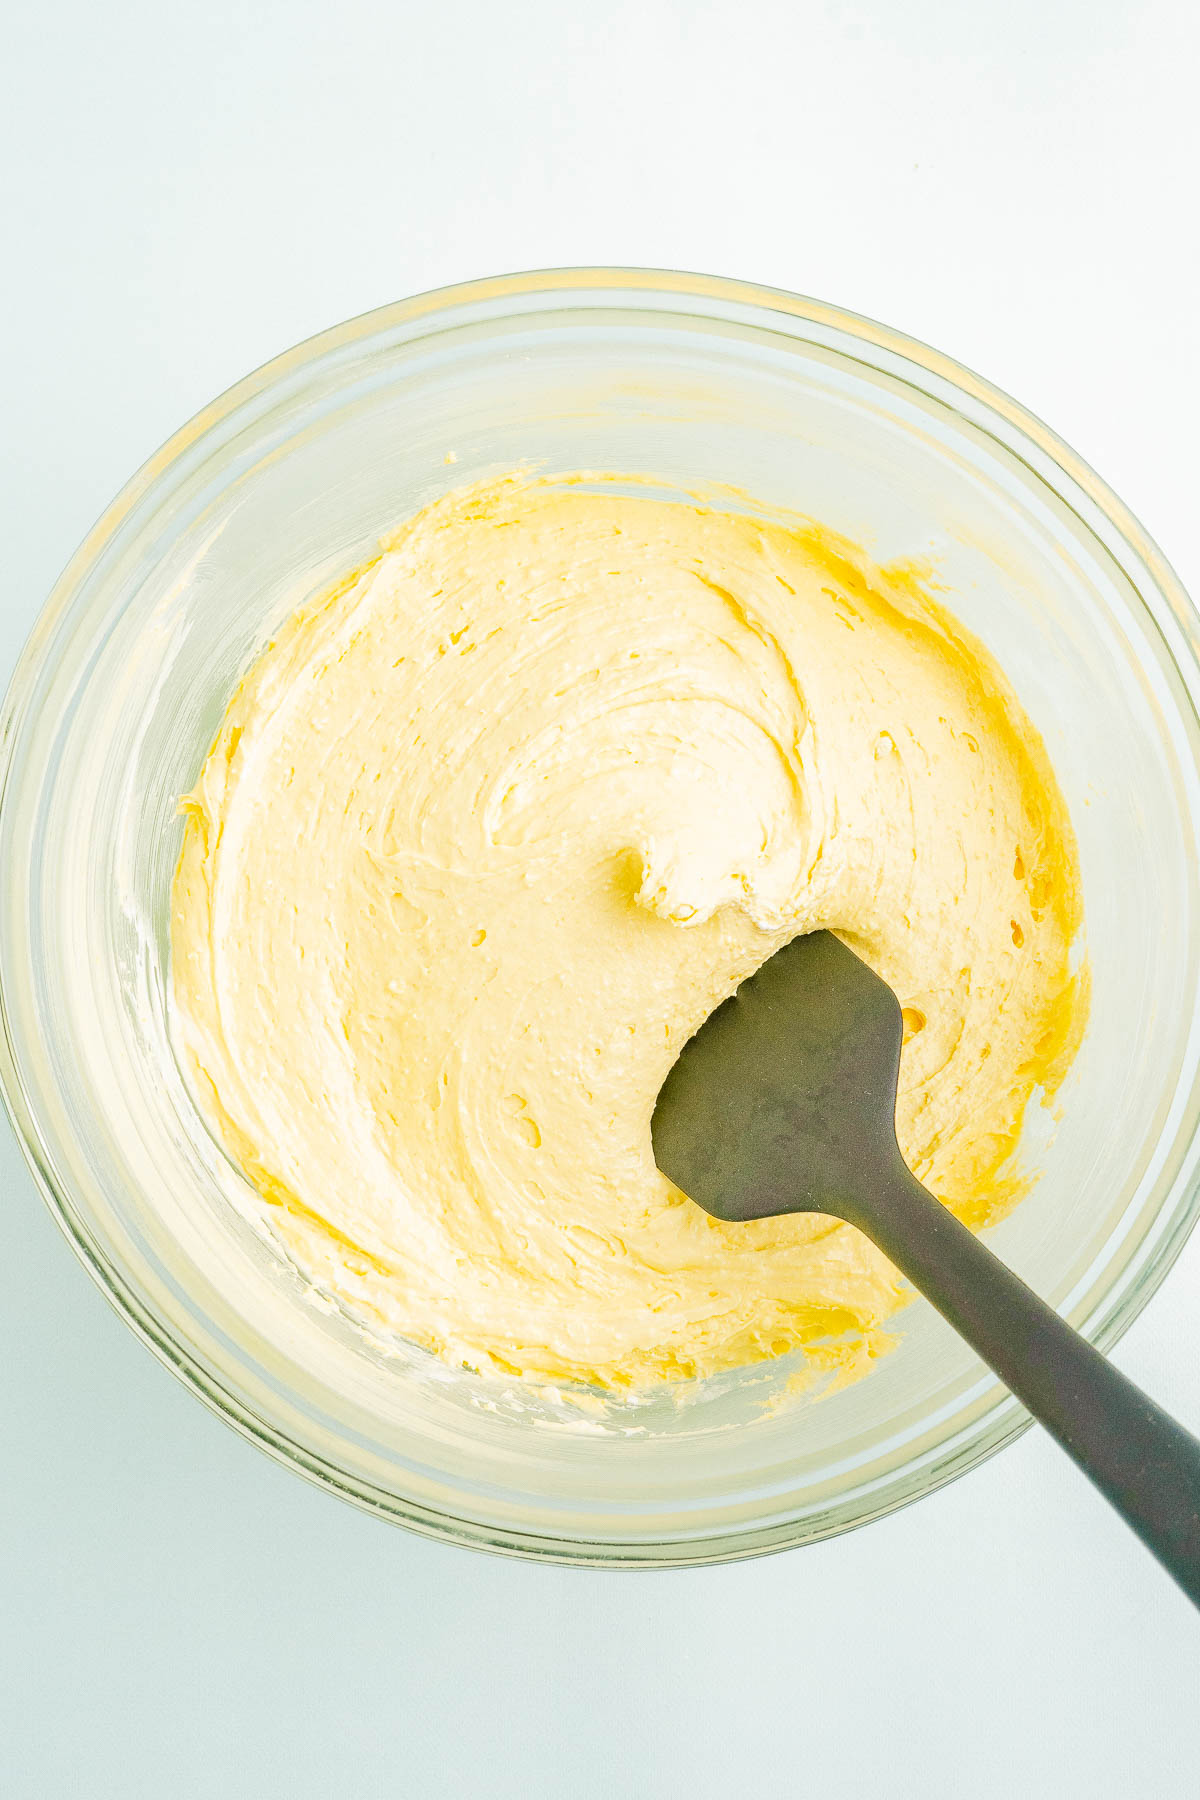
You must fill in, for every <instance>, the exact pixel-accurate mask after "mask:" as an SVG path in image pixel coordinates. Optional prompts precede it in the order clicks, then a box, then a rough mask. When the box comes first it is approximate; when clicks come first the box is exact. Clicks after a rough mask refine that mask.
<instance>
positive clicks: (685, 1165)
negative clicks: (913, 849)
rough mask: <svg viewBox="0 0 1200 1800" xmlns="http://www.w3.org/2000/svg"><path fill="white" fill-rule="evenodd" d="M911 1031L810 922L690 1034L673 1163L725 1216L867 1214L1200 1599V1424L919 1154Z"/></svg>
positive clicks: (670, 1139)
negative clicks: (944, 1185) (1086, 1324)
mask: <svg viewBox="0 0 1200 1800" xmlns="http://www.w3.org/2000/svg"><path fill="white" fill-rule="evenodd" d="M902 1035H903V1027H902V1022H901V1017H900V1003H899V1001H898V1000H897V999H896V996H895V994H893V992H892V990H891V988H889V987H888V986H887V985H886V983H885V982H883V981H881V980H880V979H879V977H878V976H877V975H875V974H873V973H872V971H871V970H870V969H868V968H867V966H866V964H865V963H864V962H862V961H861V960H860V959H859V958H858V957H857V956H855V955H854V953H853V951H851V950H848V949H847V948H846V946H845V945H844V944H843V943H842V942H841V941H840V940H839V939H838V938H836V937H834V936H833V935H832V934H831V933H829V932H827V931H819V932H814V933H813V934H812V935H811V936H809V937H803V938H797V939H796V940H795V941H794V942H793V943H791V944H788V945H787V946H786V947H785V948H784V949H783V950H780V951H779V952H778V953H777V954H776V955H775V956H773V957H772V958H771V959H770V961H769V962H767V963H765V964H764V965H763V967H762V968H761V969H760V970H759V971H758V973H757V974H756V975H754V976H752V977H751V979H750V980H749V981H746V982H744V983H743V985H742V986H741V987H740V988H739V989H738V992H737V993H736V994H735V995H734V997H733V998H732V999H731V1000H727V1001H726V1002H725V1004H724V1005H723V1006H719V1007H718V1008H717V1010H716V1012H714V1013H713V1014H712V1016H711V1017H710V1018H709V1019H708V1021H707V1022H706V1023H705V1024H704V1025H703V1026H702V1027H701V1028H700V1030H699V1031H698V1032H697V1033H696V1035H695V1037H694V1038H692V1040H691V1042H690V1043H688V1044H687V1045H685V1046H684V1049H683V1052H682V1054H681V1055H680V1057H679V1060H678V1062H677V1063H676V1064H675V1067H674V1068H673V1069H672V1070H671V1073H670V1074H669V1075H668V1077H667V1079H666V1081H665V1083H664V1084H663V1088H662V1092H661V1093H660V1094H659V1096H658V1101H657V1104H656V1106H655V1110H654V1120H653V1127H652V1130H653V1137H654V1155H655V1159H656V1160H657V1162H658V1166H659V1168H660V1169H661V1170H662V1171H663V1173H664V1174H665V1175H667V1176H669V1178H670V1179H671V1180H672V1181H673V1182H674V1183H675V1185H676V1186H677V1187H679V1188H681V1189H682V1191H683V1192H684V1193H685V1194H687V1195H688V1196H689V1197H690V1198H691V1199H692V1200H694V1201H696V1203H697V1204H698V1205H700V1206H702V1207H703V1208H704V1209H705V1211H706V1212H710V1213H712V1214H713V1216H714V1217H715V1218H718V1219H727V1220H745V1219H762V1218H766V1217H768V1216H770V1215H773V1214H776V1213H792V1212H819V1213H828V1214H832V1215H833V1217H835V1218H838V1219H846V1220H848V1221H849V1222H850V1224H852V1225H856V1226H858V1228H859V1230H861V1231H863V1232H865V1233H866V1235H867V1236H868V1237H869V1238H871V1239H873V1240H874V1242H875V1243H876V1244H878V1246H879V1248H880V1249H881V1250H882V1251H884V1253H885V1254H886V1255H887V1256H888V1257H890V1259H891V1260H892V1262H893V1263H895V1265H896V1267H897V1268H898V1269H899V1270H900V1271H901V1273H902V1274H904V1275H906V1276H907V1277H908V1279H909V1280H910V1281H911V1282H912V1283H913V1284H914V1286H915V1287H917V1288H919V1289H920V1291H921V1292H922V1293H923V1294H924V1295H925V1296H926V1298H927V1299H929V1300H931V1301H932V1302H933V1304H934V1305H935V1306H936V1307H937V1309H938V1311H939V1312H940V1313H942V1314H943V1315H944V1317H945V1318H947V1319H948V1320H949V1321H950V1323H951V1324H952V1325H953V1326H954V1327H955V1329H956V1330H957V1331H959V1332H961V1333H962V1335H963V1337H964V1338H966V1340H967V1342H968V1343H969V1344H970V1345H971V1346H972V1348H973V1349H975V1350H977V1351H978V1353H979V1355H980V1356H982V1357H983V1359H984V1360H985V1362H987V1363H989V1364H990V1365H991V1367H992V1368H993V1369H994V1370H995V1371H996V1373H997V1375H999V1376H1000V1377H1001V1379H1002V1380H1003V1381H1005V1382H1006V1383H1007V1385H1008V1386H1009V1387H1010V1388H1011V1389H1012V1391H1013V1393H1014V1394H1015V1395H1016V1396H1017V1398H1018V1400H1020V1401H1021V1402H1022V1404H1023V1405H1024V1406H1027V1407H1028V1408H1029V1411H1030V1412H1031V1413H1032V1414H1033V1416H1034V1418H1036V1419H1039V1420H1040V1421H1041V1423H1042V1424H1043V1425H1044V1426H1045V1427H1046V1429H1047V1430H1048V1431H1050V1432H1052V1433H1053V1435H1054V1436H1055V1437H1056V1438H1057V1439H1058V1441H1059V1443H1060V1444H1061V1445H1062V1446H1063V1448H1064V1449H1065V1450H1067V1451H1068V1452H1069V1453H1070V1455H1071V1456H1073V1457H1074V1459H1075V1461H1076V1462H1077V1463H1078V1464H1079V1466H1080V1468H1081V1469H1082V1470H1083V1471H1084V1473H1085V1474H1086V1475H1089V1476H1090V1477H1091V1479H1092V1480H1093V1481H1094V1482H1095V1484H1096V1486H1097V1487H1098V1488H1099V1489H1100V1491H1101V1493H1102V1494H1104V1495H1105V1497H1106V1498H1107V1499H1108V1500H1110V1501H1111V1502H1112V1504H1113V1506H1115V1507H1116V1509H1117V1511H1118V1512H1119V1513H1121V1514H1122V1516H1123V1517H1124V1518H1125V1519H1126V1520H1127V1522H1128V1523H1129V1524H1130V1525H1131V1526H1132V1527H1133V1529H1134V1531H1136V1532H1137V1534H1138V1536H1139V1537H1140V1538H1141V1539H1142V1541H1143V1543H1144V1544H1146V1545H1147V1547H1148V1548H1149V1549H1150V1550H1152V1551H1153V1552H1154V1554H1155V1556H1157V1557H1158V1559H1159V1561H1160V1562H1161V1563H1162V1564H1163V1566H1164V1567H1165V1568H1166V1569H1168V1570H1169V1572H1170V1573H1171V1574H1172V1575H1173V1576H1174V1577H1175V1579H1176V1581H1177V1582H1178V1583H1179V1585H1180V1586H1181V1587H1182V1588H1183V1590H1184V1592H1185V1593H1186V1594H1187V1595H1188V1596H1189V1598H1190V1599H1192V1600H1193V1601H1194V1602H1195V1603H1196V1604H1197V1605H1198V1606H1200V1441H1198V1440H1197V1439H1196V1438H1194V1437H1193V1436H1192V1435H1191V1434H1190V1432H1187V1431H1185V1430H1184V1429H1183V1428H1182V1426H1180V1425H1178V1424H1176V1422H1175V1420H1174V1419H1172V1418H1169V1417H1168V1415H1167V1414H1166V1413H1165V1412H1163V1411H1162V1409H1161V1408H1160V1407H1158V1406H1156V1405H1155V1404H1154V1402H1153V1401H1152V1400H1150V1399H1148V1398H1147V1397H1146V1395H1145V1394H1143V1393H1142V1392H1141V1391H1140V1389H1138V1388H1136V1387H1135V1386H1134V1385H1133V1383H1132V1382H1131V1381H1127V1380H1126V1379H1125V1377H1124V1376H1123V1375H1121V1374H1119V1373H1118V1372H1117V1370H1116V1369H1114V1368H1113V1366H1112V1364H1111V1363H1109V1362H1106V1361H1105V1359H1104V1357H1103V1356H1101V1355H1100V1353H1099V1351H1097V1350H1093V1348H1092V1346H1091V1345H1090V1344H1088V1343H1087V1342H1086V1341H1085V1340H1084V1339H1083V1338H1081V1337H1080V1336H1079V1334H1078V1333H1077V1332H1075V1331H1073V1330H1072V1329H1071V1327H1070V1326H1069V1325H1067V1324H1065V1323H1064V1322H1063V1320H1062V1319H1060V1318H1059V1316H1058V1314H1057V1313H1056V1312H1055V1311H1054V1310H1053V1309H1052V1308H1051V1307H1049V1306H1047V1305H1046V1303H1045V1301H1043V1300H1039V1298H1038V1296H1037V1295H1036V1294H1035V1293H1034V1292H1033V1291H1032V1289H1030V1288H1027V1287H1026V1286H1025V1283H1024V1282H1023V1281H1020V1280H1018V1278H1017V1277H1016V1276H1015V1275H1014V1274H1013V1273H1012V1271H1011V1270H1010V1269H1008V1268H1006V1267H1005V1265H1004V1264H1003V1263H1002V1262H1000V1261H999V1260H998V1259H997V1258H996V1257H995V1256H993V1255H992V1253H991V1251H990V1250H988V1249H986V1248H985V1247H984V1245H983V1244H981V1243H980V1242H979V1240H978V1238H976V1237H974V1236H973V1235H972V1234H971V1232H970V1231H968V1230H967V1228H966V1226H965V1225H962V1224H960V1223H959V1221H958V1220H957V1219H956V1218H955V1217H954V1215H953V1213H951V1212H949V1211H947V1209H946V1208H945V1207H944V1206H943V1205H941V1203H940V1202H939V1201H938V1200H935V1199H934V1197H933V1195H932V1194H931V1193H930V1192H929V1191H928V1189H927V1188H924V1187H922V1186H921V1183H920V1182H919V1181H918V1180H917V1178H916V1176H915V1175H913V1174H912V1173H911V1172H910V1171H909V1169H908V1167H907V1166H906V1164H905V1162H904V1159H903V1157H902V1156H901V1154H900V1149H899V1146H898V1145H897V1142H896V1125H895V1112H896V1078H897V1075H898V1072H899V1068H900V1044H901V1038H902Z"/></svg>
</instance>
